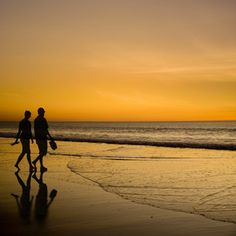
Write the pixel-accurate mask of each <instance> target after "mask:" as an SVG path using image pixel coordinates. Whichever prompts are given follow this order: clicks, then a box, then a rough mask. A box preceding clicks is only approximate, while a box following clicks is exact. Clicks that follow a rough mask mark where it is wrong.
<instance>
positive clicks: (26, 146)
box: [12, 111, 34, 171]
mask: <svg viewBox="0 0 236 236" xmlns="http://www.w3.org/2000/svg"><path fill="white" fill-rule="evenodd" d="M30 117H31V112H30V111H25V114H24V119H22V120H21V121H20V123H19V128H18V133H17V135H16V140H15V142H14V143H12V145H15V144H17V143H19V142H18V139H20V142H21V145H22V151H21V153H20V155H19V157H18V159H17V161H16V164H15V167H16V168H17V169H18V170H20V168H19V163H20V162H21V160H22V159H23V157H24V156H25V154H26V156H27V160H28V163H29V168H30V171H33V169H34V167H33V165H32V163H31V158H30V139H31V142H32V143H33V142H34V140H33V136H32V132H31V123H30V121H29V118H30Z"/></svg>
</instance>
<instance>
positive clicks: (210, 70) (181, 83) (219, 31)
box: [0, 0, 236, 121]
mask: <svg viewBox="0 0 236 236" xmlns="http://www.w3.org/2000/svg"><path fill="white" fill-rule="evenodd" d="M235 10H236V1H234V0H224V1H221V0H214V1H212V0H204V1H203V0H198V1H194V0H175V1H171V0H166V1H161V0H160V1H159V0H133V1H130V0H120V1H115V0H114V1H113V0H87V1H85V0H84V1H82V0H81V1H79V0H78V1H72V0H67V1H60V0H58V1H48V0H47V1H46V0H42V1H17V0H16V1H7V0H6V1H4V0H3V1H1V2H0V42H1V44H0V51H1V54H0V65H1V68H0V80H1V86H0V107H1V110H0V120H18V119H20V118H21V117H22V115H23V113H24V111H25V110H26V109H29V110H31V111H32V113H33V116H36V110H37V108H38V107H39V106H43V107H44V108H45V109H46V111H47V113H46V115H47V118H48V119H50V120H78V121H80V120H83V121H85V120H90V121H95V120H97V121H101V120H105V121H108V120H110V121H127V120H129V121H155V120H157V121H158V120H168V121H169V120H235V119H236V92H235V91H236V28H235V25H236V14H235Z"/></svg>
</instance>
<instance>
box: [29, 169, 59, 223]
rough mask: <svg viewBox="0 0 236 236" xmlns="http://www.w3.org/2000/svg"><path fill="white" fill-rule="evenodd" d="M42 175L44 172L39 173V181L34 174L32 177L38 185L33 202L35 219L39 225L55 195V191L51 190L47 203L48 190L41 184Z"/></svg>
mask: <svg viewBox="0 0 236 236" xmlns="http://www.w3.org/2000/svg"><path fill="white" fill-rule="evenodd" d="M43 173H44V172H40V179H38V178H37V176H36V173H34V175H33V178H34V179H35V180H36V181H37V183H38V185H39V190H38V194H37V196H36V200H35V217H36V219H37V220H38V222H40V223H42V222H43V221H44V220H45V219H46V217H47V213H48V208H49V206H50V205H51V204H52V202H53V200H54V198H55V197H56V195H57V191H56V190H55V189H53V190H52V191H51V193H50V195H49V197H50V200H49V201H48V188H47V185H46V184H45V183H44V182H43Z"/></svg>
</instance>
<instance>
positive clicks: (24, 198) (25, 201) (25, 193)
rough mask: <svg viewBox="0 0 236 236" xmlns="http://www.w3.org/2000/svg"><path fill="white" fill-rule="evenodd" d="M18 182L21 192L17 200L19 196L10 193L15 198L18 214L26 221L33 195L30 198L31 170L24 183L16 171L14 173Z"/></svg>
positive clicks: (29, 213) (28, 216)
mask: <svg viewBox="0 0 236 236" xmlns="http://www.w3.org/2000/svg"><path fill="white" fill-rule="evenodd" d="M15 175H16V178H17V180H18V183H19V184H20V185H21V188H22V194H21V197H20V201H19V196H18V195H16V194H13V193H12V194H11V195H12V196H13V197H14V198H15V199H16V204H17V206H18V210H19V213H20V216H21V217H22V218H23V219H24V220H26V221H28V220H29V219H30V215H31V207H32V202H33V196H32V197H31V198H30V183H31V175H32V172H30V173H29V176H28V179H27V182H26V184H24V182H23V180H22V179H21V178H20V176H19V174H18V171H17V172H16V173H15Z"/></svg>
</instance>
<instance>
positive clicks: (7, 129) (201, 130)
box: [0, 121, 236, 150]
mask: <svg viewBox="0 0 236 236" xmlns="http://www.w3.org/2000/svg"><path fill="white" fill-rule="evenodd" d="M17 125H18V124H17V122H0V136H1V137H12V136H14V135H15V134H16V132H17ZM49 126H50V131H51V133H52V135H53V136H54V137H55V138H56V139H58V140H64V141H65V140H67V141H80V142H99V143H111V144H136V145H137V144H138V145H146V146H165V147H189V148H207V149H221V150H236V121H225V122H223V121H221V122H49Z"/></svg>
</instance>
